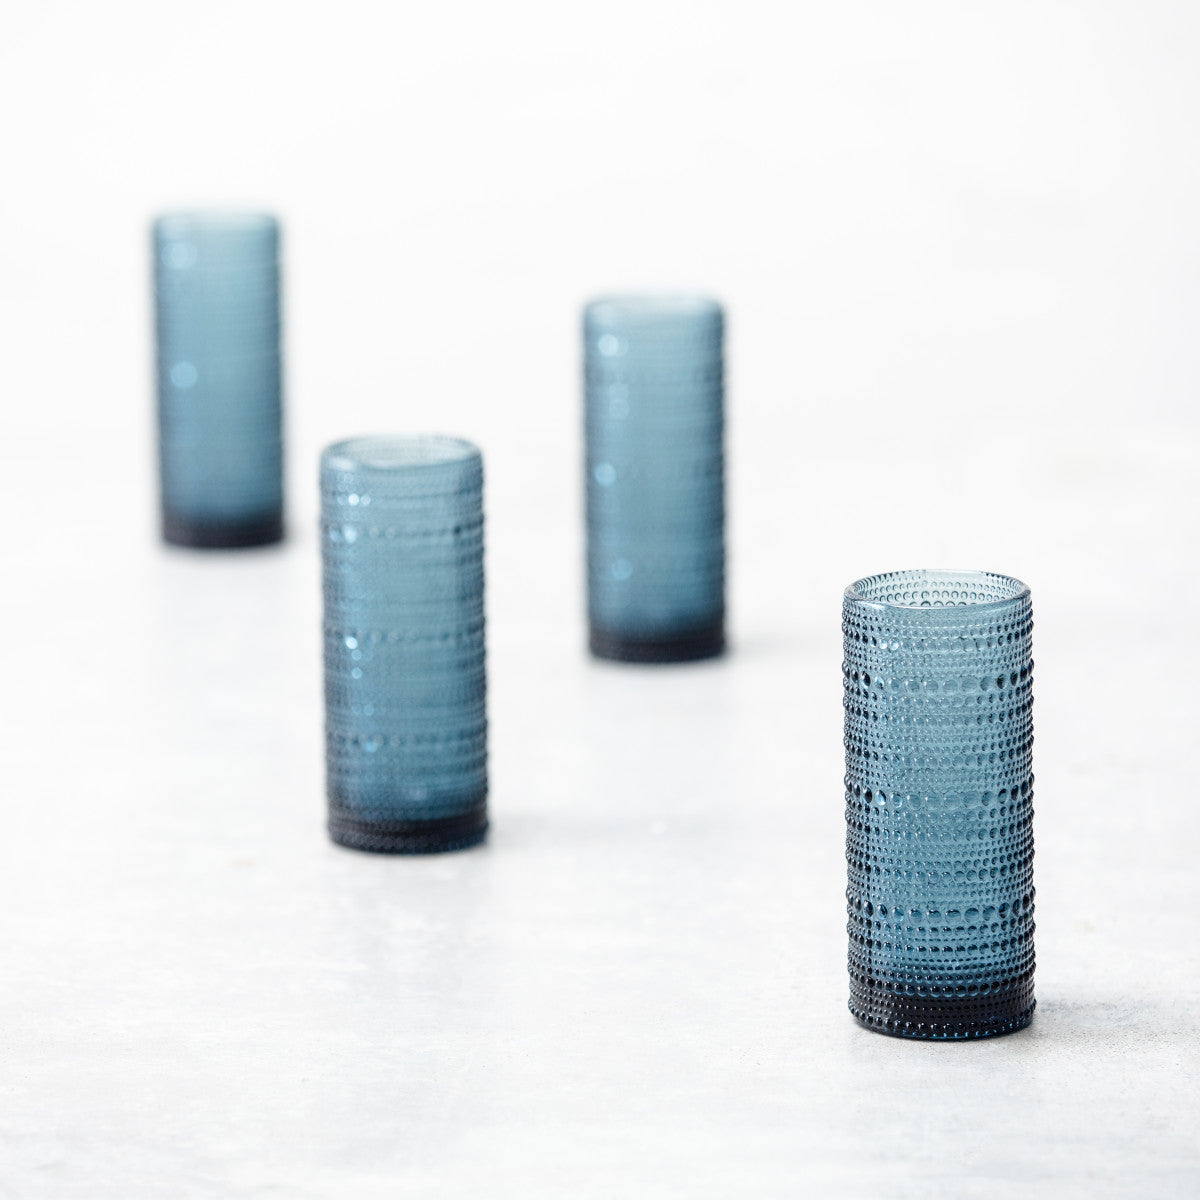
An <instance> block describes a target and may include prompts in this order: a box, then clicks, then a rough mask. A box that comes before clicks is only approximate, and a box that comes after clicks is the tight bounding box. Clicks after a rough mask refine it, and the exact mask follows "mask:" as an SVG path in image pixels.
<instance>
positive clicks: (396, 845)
mask: <svg viewBox="0 0 1200 1200" xmlns="http://www.w3.org/2000/svg"><path fill="white" fill-rule="evenodd" d="M487 831H488V815H487V794H486V792H485V793H483V794H482V795H481V796H480V798H479V802H478V805H477V807H475V808H473V809H471V810H470V811H469V812H464V813H455V814H454V815H453V816H450V817H435V818H432V819H430V820H428V821H398V820H395V819H390V818H383V819H380V820H373V819H370V818H368V817H364V816H363V814H362V811H361V810H358V809H350V808H346V807H344V806H343V805H341V804H339V803H338V801H337V800H336V798H334V797H330V799H329V836H330V837H331V838H332V839H333V840H334V841H335V842H337V843H338V845H339V846H348V847H349V848H350V849H352V850H370V851H373V852H375V853H376V854H440V853H442V852H443V851H446V850H466V849H468V848H469V847H471V846H477V845H479V843H480V842H482V841H483V840H484V838H485V837H487Z"/></svg>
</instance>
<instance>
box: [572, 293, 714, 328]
mask: <svg viewBox="0 0 1200 1200" xmlns="http://www.w3.org/2000/svg"><path fill="white" fill-rule="evenodd" d="M606 309H607V310H609V311H608V312H606V311H605V310H606ZM584 315H585V316H586V317H587V318H588V320H589V321H593V320H598V321H603V320H604V319H605V318H606V317H608V318H610V319H611V318H612V317H614V316H615V317H618V318H621V317H624V318H629V317H633V318H635V319H642V320H644V319H646V318H651V319H657V318H663V317H666V318H674V317H696V316H700V317H710V318H711V317H721V316H723V315H724V309H723V308H722V306H721V303H720V301H718V300H715V299H713V297H711V296H707V295H705V294H704V293H703V292H692V291H661V292H653V291H650V292H612V293H609V294H605V295H602V296H597V297H596V298H595V299H594V300H590V301H589V302H588V303H587V305H586V306H585V307H584Z"/></svg>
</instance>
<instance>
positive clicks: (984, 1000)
mask: <svg viewBox="0 0 1200 1200" xmlns="http://www.w3.org/2000/svg"><path fill="white" fill-rule="evenodd" d="M926 990H928V989H926ZM947 991H948V994H947V995H943V996H937V995H909V994H907V993H905V992H897V991H895V990H892V989H889V988H888V987H887V986H885V985H884V984H883V983H882V981H880V980H878V979H875V978H873V977H872V975H871V962H870V956H869V955H866V954H864V955H862V956H861V957H860V958H859V960H858V962H857V963H855V962H854V961H853V959H852V961H851V967H850V1000H849V1007H850V1011H851V1012H852V1013H853V1014H854V1016H855V1018H856V1019H857V1020H858V1022H859V1024H860V1025H862V1026H864V1027H865V1028H867V1029H871V1030H874V1031H875V1032H876V1033H888V1034H892V1035H893V1036H895V1037H907V1038H923V1039H928V1040H930V1041H965V1040H967V1039H969V1038H985V1037H999V1036H1001V1035H1002V1034H1005V1033H1015V1032H1016V1031H1017V1030H1018V1029H1024V1028H1025V1026H1026V1025H1028V1024H1029V1022H1030V1021H1031V1020H1032V1019H1033V1010H1034V1008H1035V1007H1036V1006H1037V1001H1036V1000H1034V998H1033V969H1032V968H1030V970H1029V972H1028V973H1027V974H1026V975H1024V976H1022V977H1021V978H1020V979H1016V980H1013V981H1012V982H1011V983H1009V984H1007V985H1005V986H1001V987H996V988H992V989H991V990H990V991H989V992H988V994H987V995H986V996H979V997H978V998H975V997H971V996H967V997H961V996H959V995H957V994H956V992H955V989H953V988H948V989H947Z"/></svg>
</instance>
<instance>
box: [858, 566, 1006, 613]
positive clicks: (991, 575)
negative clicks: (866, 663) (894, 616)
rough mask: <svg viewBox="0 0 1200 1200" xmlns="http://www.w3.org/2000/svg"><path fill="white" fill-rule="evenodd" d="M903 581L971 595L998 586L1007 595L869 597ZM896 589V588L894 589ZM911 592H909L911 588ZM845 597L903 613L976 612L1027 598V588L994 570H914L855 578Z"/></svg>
mask: <svg viewBox="0 0 1200 1200" xmlns="http://www.w3.org/2000/svg"><path fill="white" fill-rule="evenodd" d="M905 579H911V580H913V582H914V584H915V585H916V586H917V587H918V588H919V587H920V584H921V582H922V581H924V582H925V584H926V586H927V587H929V586H931V585H936V586H937V588H938V589H939V590H947V589H948V590H950V591H951V592H955V591H959V592H963V591H965V592H968V593H969V592H970V591H971V590H972V588H973V587H975V588H977V587H978V585H979V584H984V583H986V584H988V585H990V586H992V587H996V586H1000V587H1003V588H1005V589H1006V591H1007V594H1005V595H1002V596H999V597H997V598H996V599H994V600H971V599H952V600H951V601H949V602H941V601H933V600H917V601H908V600H892V599H887V598H885V597H884V596H880V595H875V594H871V593H872V591H873V590H875V589H881V588H885V587H886V586H887V585H888V584H899V583H900V582H901V581H903V580H905ZM897 590H899V589H897ZM910 590H912V589H910ZM843 594H844V596H845V598H846V599H847V600H849V601H852V602H853V603H855V604H859V605H862V606H864V607H868V608H877V609H887V610H892V611H896V612H904V613H932V612H939V613H945V612H953V611H955V610H970V611H972V612H978V611H979V610H981V609H984V610H986V609H999V608H1005V607H1007V606H1009V605H1011V604H1013V603H1014V602H1016V601H1019V600H1025V599H1028V598H1029V596H1030V589H1029V585H1028V584H1027V583H1023V582H1022V581H1021V580H1020V579H1017V578H1016V577H1015V576H1013V575H1004V574H1002V573H1000V572H997V571H978V570H964V569H961V568H953V567H949V568H947V567H917V568H910V569H908V570H899V571H881V572H879V573H878V574H876V575H864V576H863V577H862V578H861V579H856V580H855V581H854V582H853V583H851V584H850V585H849V586H848V587H847V588H846V590H845V592H844V593H843Z"/></svg>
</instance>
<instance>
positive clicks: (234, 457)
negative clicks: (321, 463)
mask: <svg viewBox="0 0 1200 1200" xmlns="http://www.w3.org/2000/svg"><path fill="white" fill-rule="evenodd" d="M153 235H154V236H153V244H154V299H155V321H156V334H157V347H158V361H157V377H158V425H159V475H160V496H161V501H162V530H163V537H164V538H165V539H166V540H167V541H168V542H172V543H174V544H176V545H181V546H198V547H211V548H225V547H235V546H259V545H265V544H267V543H270V542H277V541H279V539H280V538H281V537H282V536H283V431H282V403H281V392H282V386H281V384H282V379H281V375H282V372H281V358H280V311H279V224H278V222H277V221H276V220H275V218H274V217H271V216H267V215H264V214H254V213H174V214H171V215H168V216H163V217H159V218H158V220H157V221H155V222H154V229H153Z"/></svg>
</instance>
